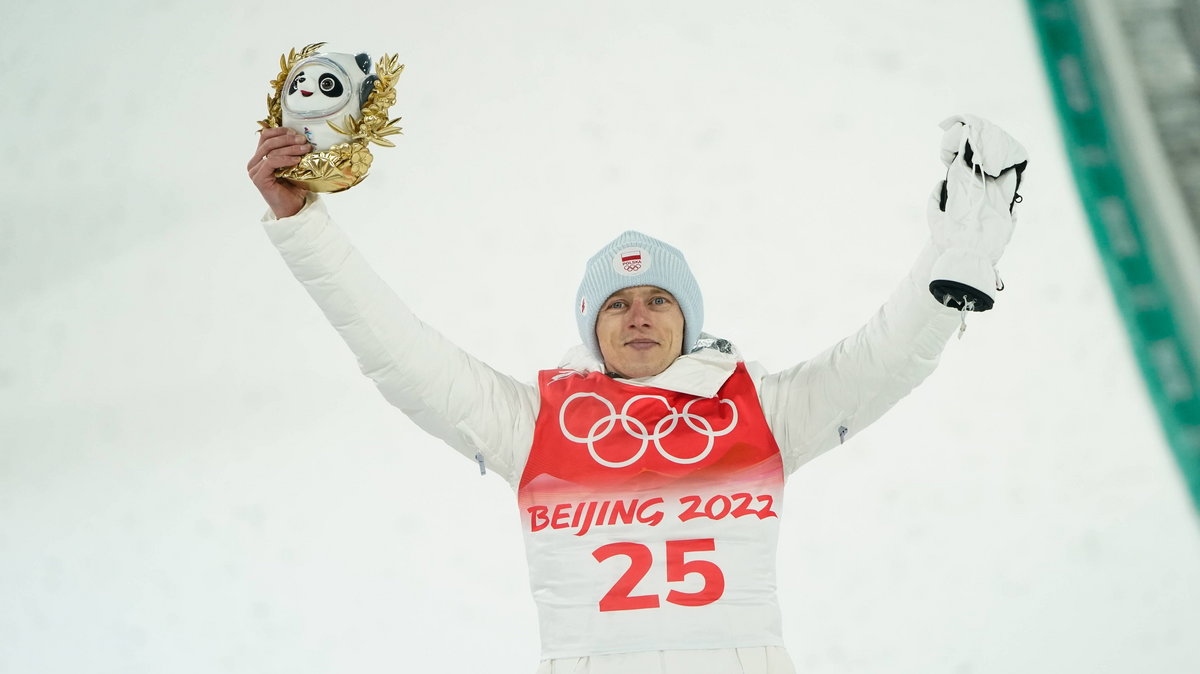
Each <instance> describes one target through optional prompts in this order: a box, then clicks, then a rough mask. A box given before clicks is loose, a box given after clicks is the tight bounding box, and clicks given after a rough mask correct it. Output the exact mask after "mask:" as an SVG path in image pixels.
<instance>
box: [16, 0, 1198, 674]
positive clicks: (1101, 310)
mask: <svg viewBox="0 0 1200 674" xmlns="http://www.w3.org/2000/svg"><path fill="white" fill-rule="evenodd" d="M194 7H195V8H194ZM199 7H201V5H196V6H193V5H192V4H191V3H186V4H185V3H175V4H170V3H167V4H161V3H139V2H131V1H126V2H116V3H83V2H78V3H71V2H40V3H23V4H21V5H15V6H12V7H8V8H6V9H5V12H4V14H5V19H4V21H3V22H2V25H0V64H3V66H4V72H5V73H6V82H7V87H8V91H9V97H10V99H11V100H15V101H20V102H22V105H20V106H17V105H10V107H9V108H8V111H7V112H6V113H4V126H5V128H7V129H8V130H9V133H8V135H7V136H6V137H4V138H3V139H2V140H0V148H2V149H3V150H4V155H5V156H6V157H7V161H5V162H3V163H0V185H2V186H3V187H2V188H0V189H3V193H4V203H5V210H4V211H3V213H4V215H3V217H2V220H0V316H2V318H0V346H2V347H3V348H2V350H0V410H3V411H0V635H3V636H0V672H6V673H7V672H13V673H22V674H24V673H27V672H38V673H42V672H56V673H57V672H63V673H66V672H72V673H75V672H93V673H101V672H104V673H107V672H114V673H115V672H121V673H122V674H130V673H140V672H145V673H147V674H149V673H154V674H160V673H162V672H171V673H172V674H190V673H192V672H195V673H200V672H205V673H207V672H230V673H243V672H245V673H249V672H255V673H256V674H257V673H266V672H289V673H299V672H331V671H332V672H342V671H353V670H358V671H372V672H373V671H403V672H407V671H462V672H473V671H488V672H529V671H532V670H533V668H534V666H535V664H536V660H537V634H536V623H535V616H534V609H533V603H532V601H531V599H530V598H529V596H528V588H527V585H526V570H525V562H524V553H523V551H522V549H521V542H520V533H519V528H518V520H517V517H516V507H515V503H514V499H513V498H512V495H511V492H510V490H509V488H508V487H507V485H505V484H504V483H503V482H502V481H501V480H499V479H496V478H495V477H494V476H489V477H488V478H486V479H481V478H480V477H479V475H478V470H477V467H476V466H475V465H474V464H472V463H470V462H467V461H464V460H463V459H462V458H461V457H460V456H459V455H457V454H456V453H454V452H453V451H451V450H450V449H448V448H446V447H445V446H443V445H441V444H440V443H439V442H438V441H435V440H431V439H429V438H427V437H425V436H423V435H421V434H420V432H419V431H417V430H416V428H415V426H414V425H413V424H411V423H410V422H409V421H408V420H407V419H405V418H404V417H403V416H402V415H400V414H399V413H398V412H397V411H395V410H394V409H392V408H390V407H389V406H388V405H387V404H386V403H385V402H384V401H383V400H382V398H381V397H380V396H379V395H378V394H377V393H376V392H375V390H374V389H373V387H372V386H371V384H370V382H369V381H368V380H367V379H365V378H364V377H362V376H361V375H359V374H358V372H357V370H356V367H355V364H354V360H353V357H352V356H351V355H350V353H349V351H348V350H347V349H346V348H345V346H344V345H342V344H341V342H340V341H339V339H338V337H337V336H336V334H335V333H334V331H333V329H332V328H330V327H329V326H328V325H327V324H326V323H325V322H324V319H323V318H322V317H321V315H320V313H319V312H318V311H317V309H316V308H315V307H314V306H313V305H312V304H311V302H310V301H309V299H308V298H307V296H306V295H305V294H304V292H303V291H302V290H301V288H300V286H299V284H297V283H296V282H295V281H294V280H293V279H292V278H291V277H290V275H289V274H288V272H287V270H286V269H285V268H284V266H283V265H282V263H281V262H280V261H279V259H278V256H277V254H276V253H275V252H274V250H273V249H272V248H271V246H270V244H269V242H268V241H267V239H266V236H265V235H264V234H263V233H262V231H261V229H260V228H259V226H258V225H257V220H258V217H259V215H260V214H261V212H262V211H263V208H264V207H263V204H262V202H261V201H260V200H259V199H258V196H257V193H256V192H255V191H254V190H253V188H252V186H251V185H250V183H249V181H248V180H247V179H246V176H245V173H244V165H245V162H246V161H247V160H248V159H249V158H250V155H251V153H252V152H253V148H254V143H255V135H254V129H255V128H256V125H255V123H254V122H255V120H257V119H260V118H262V117H263V116H264V114H265V106H264V98H265V96H266V94H267V92H268V89H267V82H268V81H269V80H270V79H272V78H273V77H274V76H275V74H276V71H277V68H278V66H277V61H278V57H279V53H280V52H281V51H286V50H287V49H288V48H290V47H297V48H299V47H301V46H303V45H304V44H306V43H308V42H314V41H319V40H326V41H329V42H330V45H329V47H330V48H334V49H337V50H341V51H357V50H366V51H370V52H373V53H381V52H389V53H399V54H400V58H401V61H402V62H404V63H406V64H407V69H406V71H405V73H404V75H403V76H402V77H401V80H400V83H399V86H398V90H399V101H398V103H397V105H396V106H395V108H393V114H395V115H401V116H403V117H404V120H403V122H402V125H403V126H404V127H405V135H404V136H402V137H400V138H399V139H398V147H397V148H395V149H381V150H379V151H377V152H376V153H375V157H376V160H375V164H374V166H373V168H372V174H371V176H370V177H369V178H368V179H367V181H366V182H364V183H363V184H362V185H360V186H358V187H356V188H354V189H353V190H352V191H350V192H348V193H346V194H341V195H335V196H332V197H330V198H329V199H328V203H329V205H330V208H331V210H332V211H333V213H334V215H335V217H337V218H338V220H339V221H340V222H341V223H342V225H343V226H344V227H345V228H346V229H347V230H348V231H349V232H350V234H351V236H352V238H353V239H354V240H355V241H356V243H357V244H358V245H359V247H360V248H361V249H363V250H364V251H365V252H366V254H367V256H368V257H369V258H370V259H371V260H372V261H373V263H374V264H375V265H376V267H377V269H379V270H380V272H381V273H382V274H383V275H384V276H385V278H387V279H388V280H389V282H390V283H392V285H393V287H394V288H396V289H397V291H398V292H400V293H401V294H402V295H403V296H404V297H405V298H406V300H408V302H409V303H410V305H411V306H412V307H413V308H414V310H415V311H417V313H418V314H419V315H420V316H422V317H423V318H425V319H426V320H427V321H428V322H430V323H432V324H433V325H435V326H437V327H438V328H439V329H440V330H441V331H442V332H443V333H445V334H447V335H448V336H450V337H451V338H453V339H455V340H456V341H457V342H458V343H459V344H460V345H461V346H463V347H464V348H466V349H468V350H469V351H471V352H473V353H474V354H476V355H478V356H480V357H482V358H483V359H484V360H486V361H488V362H489V363H491V364H492V365H494V366H496V367H498V368H499V369H501V370H504V371H507V372H510V373H512V374H515V375H523V376H526V377H527V378H528V379H529V380H532V379H533V375H534V372H535V371H536V370H537V369H538V368H543V367H550V366H553V365H554V364H555V363H556V362H557V359H558V357H559V356H560V355H561V354H562V353H563V352H564V351H565V350H566V349H567V348H568V347H569V346H571V345H572V344H573V343H574V342H575V341H576V337H575V335H574V334H573V333H574V321H573V320H572V319H571V314H570V311H571V305H572V303H573V292H574V289H575V286H576V284H577V282H578V277H579V274H580V272H581V270H582V264H583V261H584V259H586V257H587V256H588V255H590V254H591V253H592V252H593V251H594V250H595V249H596V248H598V247H599V246H600V245H601V244H603V243H604V242H606V241H608V240H609V239H611V238H612V237H613V236H615V235H616V234H617V233H619V232H620V231H622V230H624V229H627V228H637V229H641V230H643V231H646V232H647V233H650V234H653V235H655V236H659V237H661V238H664V239H666V240H668V241H670V242H672V243H674V244H676V245H677V246H679V247H681V248H682V249H683V250H684V251H685V253H686V254H687V255H688V258H689V260H690V262H691V264H692V267H693V269H694V271H695V272H696V275H697V276H698V278H699V280H700V282H701V285H702V287H703V289H704V292H705V297H706V314H707V317H708V318H707V321H708V323H707V325H706V326H705V327H706V329H708V330H709V331H710V332H714V333H717V334H720V335H722V336H725V337H727V338H729V339H731V340H732V341H734V342H735V343H737V344H738V345H739V346H740V347H741V349H742V350H743V352H745V353H746V354H747V355H748V357H750V358H752V359H757V360H760V361H762V362H763V363H764V364H766V365H767V366H768V367H769V368H772V369H778V368H783V367H786V366H788V365H791V364H793V363H795V362H798V361H800V360H803V359H805V358H806V357H808V356H810V355H812V354H814V353H816V352H817V351H819V350H820V349H822V348H824V347H825V346H827V345H829V344H831V343H833V342H834V341H836V340H837V339H839V338H841V337H843V336H845V335H846V334H848V333H850V332H851V331H853V330H854V329H855V328H856V327H857V326H858V325H859V324H860V323H861V322H862V321H864V320H865V319H866V318H867V317H868V316H869V315H870V314H871V313H872V312H873V311H874V309H875V308H876V307H877V306H878V305H879V304H880V303H881V302H882V301H883V300H884V298H885V297H886V295H887V294H888V292H890V290H891V288H892V286H893V285H894V284H895V282H897V281H898V280H899V278H900V277H901V276H902V275H903V274H904V273H905V271H906V269H907V268H908V265H909V263H910V262H911V261H912V259H913V258H914V257H915V254H916V252H917V251H918V250H919V248H920V247H921V245H922V242H923V239H924V237H925V236H926V232H927V230H926V226H925V223H924V202H925V198H926V196H927V194H928V191H929V189H931V187H932V186H933V184H934V183H935V182H936V181H937V180H938V179H939V176H940V174H941V171H942V168H941V165H940V163H939V162H938V160H937V142H938V138H939V133H940V131H939V130H938V129H937V126H936V125H937V123H938V122H939V121H940V120H941V119H942V118H943V117H945V116H948V115H950V114H952V113H956V112H976V113H978V114H982V115H984V116H987V117H989V118H991V119H993V120H995V121H997V122H999V123H1001V124H1002V125H1003V126H1005V127H1006V128H1007V129H1009V130H1010V131H1011V132H1012V133H1013V134H1014V135H1015V136H1017V137H1018V138H1019V139H1020V140H1021V141H1022V142H1023V143H1024V144H1025V145H1026V147H1027V148H1028V149H1029V150H1030V153H1031V156H1032V160H1031V163H1030V170H1029V172H1028V174H1027V184H1028V187H1027V188H1024V189H1022V193H1023V194H1025V197H1026V201H1025V203H1024V204H1023V206H1022V207H1021V211H1020V215H1021V221H1020V222H1019V223H1018V229H1017V233H1016V235H1015V237H1014V239H1013V242H1012V244H1011V246H1010V248H1009V251H1008V253H1007V254H1006V256H1005V258H1004V260H1003V261H1002V263H1001V270H1002V271H1003V273H1004V278H1005V281H1006V282H1007V284H1008V289H1007V290H1006V291H1005V292H1004V293H1003V294H1001V296H1000V298H999V301H998V304H997V308H996V309H995V311H993V312H991V313H989V314H983V315H979V316H972V317H971V320H970V321H969V326H970V327H969V329H968V330H967V333H966V336H965V337H964V339H963V340H961V341H958V340H952V343H951V344H950V346H949V348H948V349H947V352H946V354H945V356H944V358H943V364H942V367H941V368H940V369H939V371H938V372H937V373H935V374H934V375H933V377H931V378H930V380H929V381H927V382H926V383H925V385H923V386H922V387H921V388H920V389H918V390H917V391H916V392H915V393H914V394H913V395H912V396H910V398H909V399H907V400H905V401H904V402H902V403H901V404H900V405H898V406H897V407H896V408H895V409H894V410H893V411H892V412H891V413H890V414H889V415H888V416H887V417H885V418H884V419H883V420H882V421H880V422H879V423H878V424H877V425H876V426H874V427H872V428H871V429H869V430H867V431H865V432H864V433H863V434H862V435H860V436H858V437H857V438H855V439H854V441H853V442H852V443H850V444H848V445H847V446H845V447H843V448H841V449H839V450H837V451H835V452H833V453H831V454H829V455H827V456H825V457H823V458H821V459H818V460H817V461H815V462H814V463H812V464H810V465H808V466H806V467H805V468H804V469H802V470H801V471H800V472H799V473H797V474H796V475H795V476H794V477H793V479H792V480H791V482H790V484H789V487H788V492H787V498H788V501H787V504H786V511H787V516H786V517H785V518H784V521H783V532H782V543H781V549H780V555H779V566H780V579H781V586H780V595H781V601H782V604H783V609H784V627H785V631H786V634H785V636H786V639H787V641H788V645H789V650H790V651H791V654H792V657H793V659H794V660H795V662H796V664H797V667H798V669H799V671H801V672H812V673H834V672H838V673H841V674H844V673H852V672H889V673H897V674H898V673H910V672H911V673H916V672H921V673H931V672H947V673H953V674H984V673H997V674H999V673H1008V672H1014V671H1025V672H1055V673H1056V674H1071V673H1075V672H1078V673H1084V672H1086V673H1088V674H1094V673H1099V672H1131V671H1144V672H1155V673H1157V674H1169V673H1174V672H1180V673H1182V672H1191V671H1198V670H1200V641H1198V640H1197V639H1196V638H1195V634H1194V632H1195V629H1194V628H1195V626H1196V625H1197V624H1200V533H1198V530H1197V527H1196V517H1195V514H1194V511H1193V510H1192V507H1191V504H1190V502H1189V501H1188V499H1187V497H1186V494H1185V492H1184V489H1183V486H1182V482H1181V480H1180V478H1179V476H1178V475H1177V474H1176V472H1175V467H1174V464H1173V463H1172V462H1171V459H1170V456H1169V454H1168V451H1167V449H1166V446H1165V444H1164V442H1163V439H1162V435H1161V433H1160V431H1159V429H1158V427H1157V425H1156V421H1155V419H1154V418H1153V416H1152V414H1151V411H1150V406H1149V404H1148V401H1147V399H1146V396H1145V392H1144V387H1143V385H1142V384H1141V381H1140V379H1139V378H1138V376H1137V373H1136V371H1135V368H1134V365H1133V362H1132V358H1131V356H1130V352H1129V349H1128V344H1127V340H1126V337H1125V335H1124V332H1123V329H1122V327H1121V325H1120V323H1119V321H1118V318H1117V316H1116V314H1115V310H1114V307H1113V304H1112V301H1111V298H1110V296H1109V292H1108V288H1107V284H1106V282H1105V280H1104V279H1103V277H1102V275H1101V270H1100V266H1099V263H1098V260H1097V257H1096V255H1095V252H1094V246H1093V244H1092V242H1091V238H1090V233H1089V231H1088V228H1087V226H1086V223H1085V222H1084V221H1083V220H1082V218H1081V214H1080V209H1079V204H1078V203H1077V197H1076V196H1075V192H1074V189H1073V187H1072V185H1071V183H1070V181H1069V174H1068V169H1067V166H1066V163H1065V160H1064V156H1063V148H1062V145H1061V140H1060V139H1059V137H1058V135H1057V127H1056V121H1055V118H1054V114H1053V110H1052V108H1051V106H1050V102H1049V97H1048V91H1047V88H1046V84H1045V81H1044V77H1043V74H1042V71H1041V64H1040V61H1039V58H1038V55H1037V52H1036V45H1035V42H1034V36H1033V35H1032V33H1031V30H1030V27H1029V25H1028V21H1027V17H1026V15H1025V11H1026V10H1025V6H1024V3H1023V2H1017V1H1016V0H1012V1H1010V2H982V1H979V0H969V1H964V0H958V1H952V0H923V2H919V3H915V2H907V3H901V2H887V1H884V0H874V1H870V2H860V3H830V2H821V3H817V2H765V3H755V4H754V5H753V8H738V9H734V7H735V5H734V3H727V2H708V1H705V2H700V1H692V2H653V3H647V2H623V1H622V2H603V3H602V2H591V3H586V4H585V3H579V2H553V3H552V2H515V3H513V2H510V3H482V2H465V1H460V2H428V3H409V2H389V3H358V4H356V5H353V6H352V7H351V6H340V5H339V6H335V5H332V4H331V5H328V6H326V5H323V4H319V3H309V2H291V3H287V4H286V6H285V7H281V8H274V9H271V8H269V7H277V5H274V4H271V5H267V4H261V5H258V4H251V3H234V2H212V3H204V4H203V5H202V7H203V9H200V8H199Z"/></svg>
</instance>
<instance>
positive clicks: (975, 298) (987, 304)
mask: <svg viewBox="0 0 1200 674" xmlns="http://www.w3.org/2000/svg"><path fill="white" fill-rule="evenodd" d="M929 292H930V293H932V294H933V298H934V299H936V300H937V301H938V303H940V304H944V305H946V306H948V307H951V308H954V309H958V310H959V311H987V310H988V309H991V308H992V306H994V305H995V302H993V301H992V298H990V297H988V296H987V294H986V293H982V292H979V291H978V290H976V289H974V288H972V287H971V286H969V285H967V284H965V283H959V282H958V281H949V280H946V279H938V280H936V281H930V283H929Z"/></svg>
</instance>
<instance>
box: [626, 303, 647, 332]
mask: <svg viewBox="0 0 1200 674" xmlns="http://www.w3.org/2000/svg"><path fill="white" fill-rule="evenodd" d="M647 325H650V310H649V309H647V308H646V307H644V306H642V305H641V304H634V305H633V307H632V308H630V310H629V327H631V328H632V327H642V326H647Z"/></svg>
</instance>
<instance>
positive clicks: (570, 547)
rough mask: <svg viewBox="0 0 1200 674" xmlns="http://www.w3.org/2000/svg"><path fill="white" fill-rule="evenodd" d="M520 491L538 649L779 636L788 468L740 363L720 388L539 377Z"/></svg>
mask: <svg viewBox="0 0 1200 674" xmlns="http://www.w3.org/2000/svg"><path fill="white" fill-rule="evenodd" d="M538 386H539V388H540V391H541V409H540V410H539V412H538V418H537V426H536V428H535V430H534V436H533V447H532V449H531V451H530V455H529V461H528V463H527V464H526V465H525V472H524V473H523V474H522V475H521V482H520V485H519V486H518V489H517V500H518V502H519V503H520V507H521V523H522V525H523V529H524V532H525V549H526V554H527V555H528V558H529V575H530V584H531V586H532V589H533V598H534V601H535V602H536V603H537V606H538V616H539V621H540V623H541V636H542V657H543V658H547V659H549V658H561V657H581V656H586V655H595V654H600V653H621V652H630V651H644V650H665V649H704V648H736V647H747V646H782V645H783V639H782V636H781V628H780V619H779V607H778V604H777V602H776V599H775V551H776V544H777V542H778V538H779V515H780V513H781V507H782V496H783V463H782V460H781V459H780V456H779V448H778V446H777V445H776V444H775V439H774V437H773V436H772V435H771V430H770V429H769V428H768V427H767V421H766V418H765V417H764V416H763V412H762V406H761V405H760V404H759V400H758V394H757V392H756V391H755V389H754V382H753V381H752V380H751V379H750V375H749V374H748V373H747V372H746V367H745V365H744V364H742V363H739V364H738V366H737V369H736V371H735V372H734V373H733V375H732V376H730V378H729V380H728V381H726V382H725V385H724V386H722V387H721V390H720V392H718V393H717V395H716V397H714V398H697V397H695V396H690V395H687V394H683V393H676V392H674V391H667V390H664V389H658V388H650V387H644V386H634V385H631V384H627V383H622V382H621V381H620V380H614V379H611V378H609V377H607V376H605V375H603V374H601V373H598V372H593V373H588V374H583V373H579V372H575V371H573V370H547V371H543V372H541V373H540V376H539V378H538Z"/></svg>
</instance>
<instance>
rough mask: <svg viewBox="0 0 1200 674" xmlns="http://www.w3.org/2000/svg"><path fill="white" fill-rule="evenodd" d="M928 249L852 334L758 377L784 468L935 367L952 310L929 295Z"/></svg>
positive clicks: (866, 420) (827, 445)
mask: <svg viewBox="0 0 1200 674" xmlns="http://www.w3.org/2000/svg"><path fill="white" fill-rule="evenodd" d="M936 256H937V250H936V249H935V248H934V247H933V246H932V245H930V246H927V247H926V248H925V250H924V251H923V252H922V253H921V255H920V257H919V258H918V259H917V262H916V264H914V265H913V268H912V271H911V272H910V273H909V275H908V276H907V277H905V279H904V280H903V281H902V282H901V283H900V285H899V286H898V287H897V288H896V290H895V291H894V292H893V293H892V296H891V297H890V298H889V299H888V301H887V302H886V303H885V304H884V305H883V306H882V307H880V308H879V310H878V311H877V312H876V313H875V315H874V316H872V317H871V319H870V320H869V321H867V323H866V325H864V326H863V327H862V328H860V329H859V330H858V331H857V332H855V333H854V334H853V335H851V336H849V337H847V338H846V339H843V340H842V341H840V342H838V343H837V344H835V345H834V346H833V347H831V348H829V349H826V350H825V351H824V352H822V353H820V354H818V355H817V356H815V357H813V358H811V359H809V360H807V361H805V362H803V363H800V364H799V365H796V366H794V367H791V368H789V369H787V370H783V371H782V372H777V373H774V374H769V375H767V376H766V377H764V378H763V379H762V383H761V387H760V392H761V395H762V402H763V411H764V412H765V413H766V415H767V421H768V423H769V424H770V426H771V430H772V432H773V433H774V435H775V440H776V442H777V443H779V449H780V452H781V453H782V454H783V463H784V469H785V471H786V472H787V473H791V472H792V471H794V470H795V469H797V468H799V467H800V466H801V465H803V464H805V463H807V462H808V461H811V460H812V459H814V458H816V457H817V456H819V455H821V454H822V453H824V452H825V451H827V450H829V449H831V448H833V447H836V446H837V445H838V444H840V443H842V442H844V441H845V440H846V439H848V438H849V437H850V436H851V435H854V434H855V433H857V432H858V431H860V430H862V429H863V428H866V427H867V426H868V425H869V424H871V423H872V422H874V421H875V420H876V419H878V418H879V417H880V416H882V415H883V413H884V412H886V411H887V410H888V409H890V408H891V407H892V405H895V404H896V402H898V401H899V400H900V399H901V398H903V397H904V396H906V395H908V393H909V391H911V390H912V389H913V388H915V387H916V386H917V384H920V383H921V382H922V381H924V379H925V378H926V377H928V376H929V374H930V373H931V372H933V370H934V368H935V367H937V363H938V359H939V358H940V357H941V353H942V349H943V348H945V346H946V341H947V340H948V339H949V338H950V335H952V334H954V331H955V330H956V329H957V328H958V326H959V315H958V311H957V310H955V309H952V308H949V307H945V306H942V305H941V304H939V303H938V302H937V301H936V300H934V298H933V296H932V295H931V294H930V293H929V290H928V289H927V286H928V284H929V271H930V268H931V266H932V265H933V260H934V258H935V257H936Z"/></svg>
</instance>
